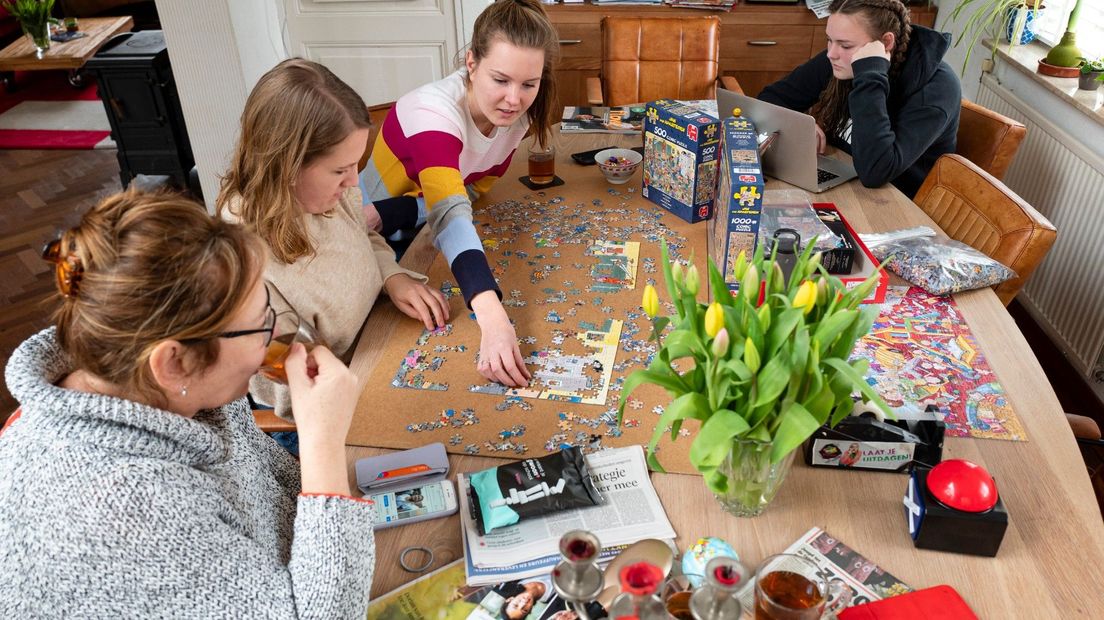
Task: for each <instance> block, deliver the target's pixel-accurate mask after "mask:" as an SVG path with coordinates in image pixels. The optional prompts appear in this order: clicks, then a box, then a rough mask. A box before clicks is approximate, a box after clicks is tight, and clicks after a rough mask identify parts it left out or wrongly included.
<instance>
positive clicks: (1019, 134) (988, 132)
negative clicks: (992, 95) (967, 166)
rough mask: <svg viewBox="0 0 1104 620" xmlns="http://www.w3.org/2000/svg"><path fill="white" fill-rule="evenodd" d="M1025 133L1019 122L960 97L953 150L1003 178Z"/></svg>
mask: <svg viewBox="0 0 1104 620" xmlns="http://www.w3.org/2000/svg"><path fill="white" fill-rule="evenodd" d="M1026 134H1027V127H1024V125H1023V123H1021V122H1019V121H1017V120H1014V119H1011V118H1008V117H1007V116H1005V115H1003V114H997V113H996V112H994V111H992V110H990V109H988V108H983V107H982V106H979V105H978V104H976V103H973V102H970V101H967V100H965V99H963V100H962V113H961V115H960V116H959V119H958V146H957V147H956V148H955V152H956V153H958V154H959V155H962V156H963V157H965V158H966V159H969V160H970V161H972V162H974V163H975V164H977V165H978V167H980V168H981V169H982V170H984V171H986V172H988V173H989V174H991V175H993V176H994V177H996V178H998V179H1003V178H1004V173H1005V172H1006V171H1007V170H1008V166H1009V165H1010V164H1011V163H1012V158H1013V157H1015V156H1016V151H1018V150H1019V149H1020V143H1021V142H1023V139H1024V136H1025V135H1026Z"/></svg>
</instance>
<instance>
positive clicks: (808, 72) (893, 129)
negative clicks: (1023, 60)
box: [759, 0, 962, 198]
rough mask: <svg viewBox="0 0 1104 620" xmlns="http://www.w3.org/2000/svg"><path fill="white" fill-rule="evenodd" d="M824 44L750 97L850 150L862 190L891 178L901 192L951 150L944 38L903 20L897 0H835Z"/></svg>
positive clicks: (908, 191)
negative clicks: (803, 119)
mask: <svg viewBox="0 0 1104 620" xmlns="http://www.w3.org/2000/svg"><path fill="white" fill-rule="evenodd" d="M828 9H829V11H831V13H832V14H831V15H830V16H829V17H828V26H827V32H828V49H826V50H825V51H823V52H821V53H820V54H817V55H816V56H815V57H813V58H812V59H811V60H809V61H808V62H806V63H805V64H803V65H801V66H800V67H798V68H796V69H794V70H793V72H791V73H790V74H789V75H787V76H786V77H785V78H783V79H781V80H779V81H778V82H775V83H774V84H771V85H770V86H767V87H766V88H765V89H763V92H761V93H760V94H759V98H760V99H762V100H763V101H768V102H770V103H774V104H776V105H781V106H784V107H787V108H790V109H792V110H808V112H809V114H811V115H812V116H813V117H814V118H816V120H817V138H818V147H819V150H820V151H821V152H823V150H824V145H825V143H826V142H827V143H828V144H831V145H833V146H835V147H837V148H840V149H843V150H844V151H846V152H847V153H850V154H851V156H852V158H853V159H854V164H855V170H856V171H857V172H858V173H859V180H860V181H862V184H863V185H865V186H867V187H877V186H880V185H884V184H885V183H886V182H892V183H893V184H894V185H896V186H897V188H898V189H899V190H901V191H902V192H903V193H904V194H905V195H907V196H908V197H910V198H911V197H912V196H914V195H915V194H916V191H917V190H918V189H920V184H921V183H923V181H924V177H926V176H927V174H928V171H929V170H931V168H932V166H933V165H934V164H935V160H936V159H938V158H939V156H940V155H943V154H944V153H953V152H954V150H955V136H956V134H957V133H958V114H959V110H960V106H961V98H962V91H961V87H960V85H959V83H958V77H957V76H956V75H955V74H954V71H953V70H952V69H951V68H950V66H948V65H947V63H945V62H943V54H944V53H946V51H947V48H948V47H949V45H950V40H949V37H948V36H947V35H945V34H943V33H939V32H935V31H934V30H930V29H928V28H924V27H923V26H913V25H911V24H910V23H909V12H908V7H906V6H905V5H904V4H903V3H902V2H901V1H900V0H835V1H834V2H833V3H832V4H831V5H830V6H829V7H828Z"/></svg>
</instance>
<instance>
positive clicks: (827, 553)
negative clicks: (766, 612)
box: [737, 527, 912, 619]
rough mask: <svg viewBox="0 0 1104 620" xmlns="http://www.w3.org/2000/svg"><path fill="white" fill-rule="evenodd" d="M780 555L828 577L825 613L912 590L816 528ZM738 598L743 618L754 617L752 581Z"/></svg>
mask: <svg viewBox="0 0 1104 620" xmlns="http://www.w3.org/2000/svg"><path fill="white" fill-rule="evenodd" d="M783 553H792V554H794V555H798V556H801V557H803V558H805V559H807V560H810V561H812V563H813V564H816V565H817V567H818V568H819V569H820V571H821V573H822V574H824V575H825V576H826V577H827V578H828V582H829V587H830V589H831V590H833V592H832V596H831V598H830V599H829V601H828V605H827V610H828V611H830V612H833V613H834V612H838V611H840V610H843V609H844V608H846V607H851V606H854V605H861V604H863V603H869V602H871V601H880V600H882V599H884V598H889V597H891V596H897V595H898V594H904V593H906V592H912V588H910V587H909V586H908V585H906V584H905V583H904V582H903V581H901V580H900V579H898V578H896V577H894V576H893V575H891V574H889V573H888V572H886V571H885V570H884V569H883V568H881V567H880V566H878V565H877V564H875V563H874V562H871V561H870V560H868V559H866V558H865V557H863V556H862V555H861V554H860V553H858V552H857V551H855V550H854V549H852V548H850V547H848V546H847V545H845V544H843V543H842V542H840V540H839V539H838V538H835V537H833V536H832V535H831V534H829V533H828V532H825V531H824V530H822V529H820V528H819V527H814V528H813V529H811V530H809V531H808V532H805V535H804V536H802V537H801V538H799V539H797V540H796V541H795V542H794V543H793V544H792V545H790V546H789V547H787V548H786V550H785V551H783ZM737 596H738V597H739V599H740V605H741V606H743V608H744V613H743V617H744V618H745V619H747V618H752V617H754V615H755V581H754V580H752V581H749V582H748V584H747V587H745V588H744V589H743V590H741V591H740V592H739V593H738V595H737Z"/></svg>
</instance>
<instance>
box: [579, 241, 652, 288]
mask: <svg viewBox="0 0 1104 620" xmlns="http://www.w3.org/2000/svg"><path fill="white" fill-rule="evenodd" d="M586 255H587V256H594V257H595V258H596V259H597V263H596V264H595V265H594V266H593V267H591V268H590V276H591V278H593V279H594V282H593V284H591V285H590V288H589V290H590V291H592V292H596V293H616V292H618V291H621V290H630V291H631V290H633V289H634V288H636V264H637V262H638V260H639V257H640V243H639V242H638V241H595V242H594V243H593V244H591V246H590V247H589V248H587V251H586Z"/></svg>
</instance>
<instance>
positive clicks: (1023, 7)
mask: <svg viewBox="0 0 1104 620" xmlns="http://www.w3.org/2000/svg"><path fill="white" fill-rule="evenodd" d="M1043 8H1045V7H1044V6H1043V2H1042V0H963V1H962V3H961V4H959V5H958V6H956V7H955V9H954V11H952V12H951V16H950V18H949V20H950V21H952V22H958V21H959V20H960V19H965V20H966V21H965V24H964V25H963V28H962V33H961V34H960V35H959V37H958V40H957V41H955V46H956V47H957V46H958V45H960V44H961V43H962V41H963V40H968V41H969V43H968V44H967V46H966V58H965V59H964V60H963V62H962V71H963V73H965V71H966V66H967V64H969V62H970V53H971V52H972V51H973V50H974V48H975V47H976V46H977V44H978V41H979V40H980V39H981V38H982V37H983V36H988V37H991V38H992V47H991V48H990V49H991V52H992V53H996V51H997V41H998V30H1000V31H1001V32H1003V34H1004V35H1005V36H1006V37H1007V39H1008V41H1009V46H1011V45H1013V44H1017V43H1018V44H1026V43H1029V42H1031V41H1032V40H1034V39H1035V17H1036V16H1037V15H1038V13H1039V11H1041V10H1042V9H1043Z"/></svg>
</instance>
